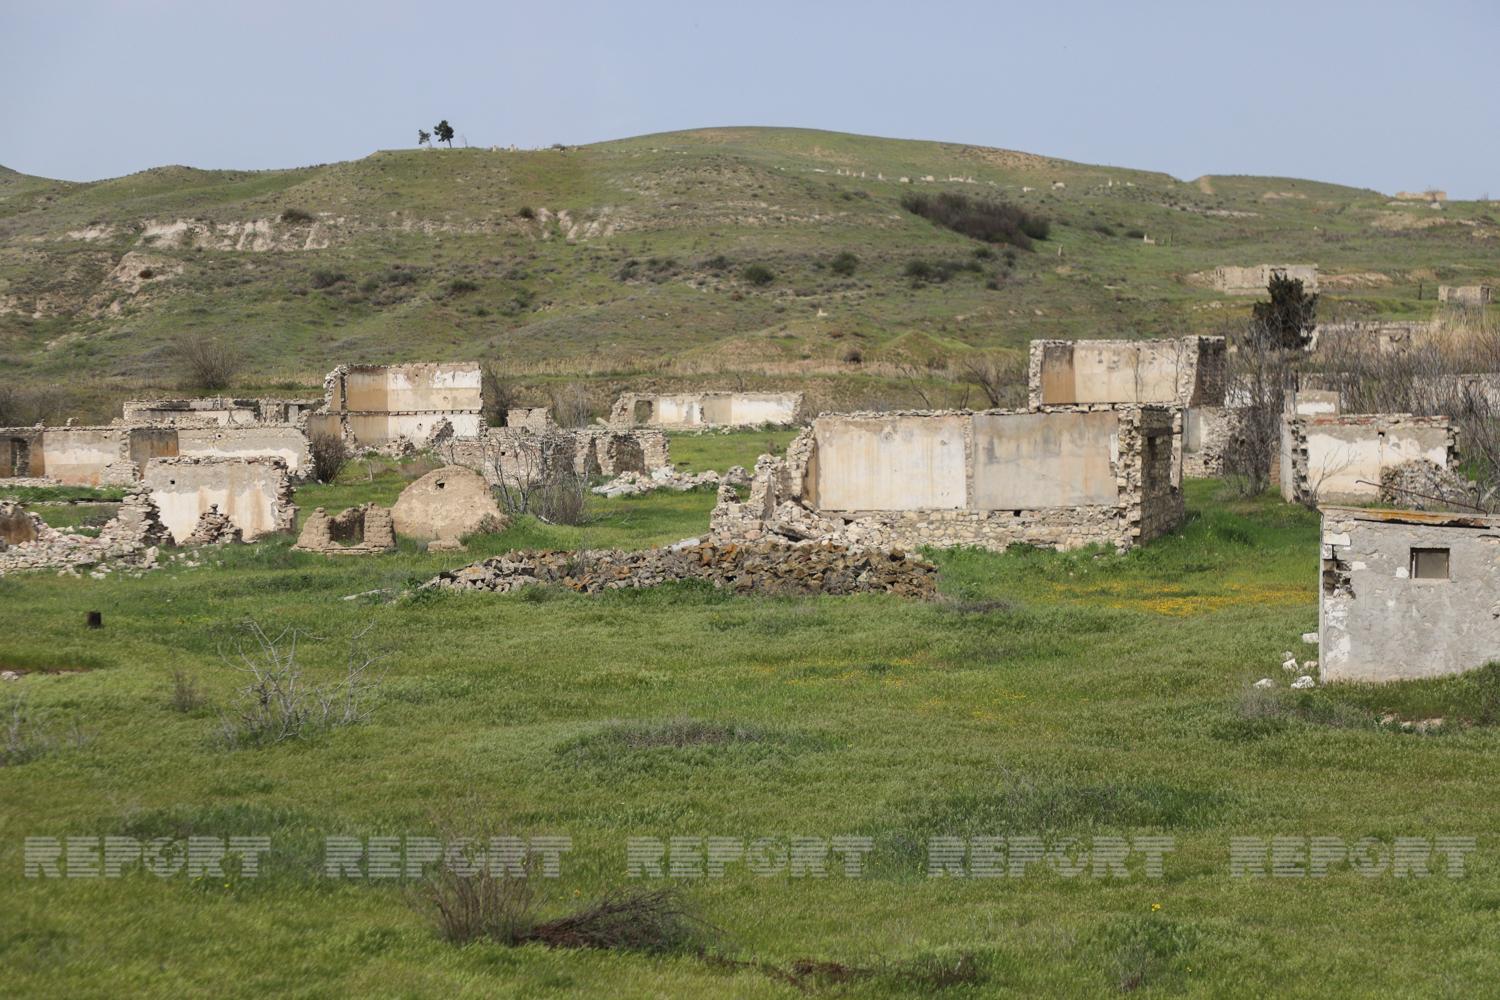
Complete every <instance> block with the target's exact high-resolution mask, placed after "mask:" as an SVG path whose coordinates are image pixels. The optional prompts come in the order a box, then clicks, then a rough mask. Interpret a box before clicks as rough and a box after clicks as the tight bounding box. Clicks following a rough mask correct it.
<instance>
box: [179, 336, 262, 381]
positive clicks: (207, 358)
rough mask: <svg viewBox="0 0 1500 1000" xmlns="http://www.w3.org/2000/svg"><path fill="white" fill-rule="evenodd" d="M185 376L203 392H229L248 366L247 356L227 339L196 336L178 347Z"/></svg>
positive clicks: (180, 343) (185, 340)
mask: <svg viewBox="0 0 1500 1000" xmlns="http://www.w3.org/2000/svg"><path fill="white" fill-rule="evenodd" d="M177 352H178V358H179V360H180V363H181V364H182V368H183V375H184V376H185V377H186V378H187V380H188V382H189V383H191V384H192V385H195V386H198V387H199V388H202V389H225V388H228V387H229V383H230V382H232V381H233V380H234V377H235V376H236V375H238V374H239V372H240V369H241V368H243V367H244V364H245V362H244V357H243V355H241V354H240V352H239V350H238V349H237V348H235V346H234V345H233V344H231V343H229V342H228V341H227V340H223V339H220V338H217V337H207V336H203V335H195V336H189V337H184V338H182V340H181V341H179V342H178V345H177Z"/></svg>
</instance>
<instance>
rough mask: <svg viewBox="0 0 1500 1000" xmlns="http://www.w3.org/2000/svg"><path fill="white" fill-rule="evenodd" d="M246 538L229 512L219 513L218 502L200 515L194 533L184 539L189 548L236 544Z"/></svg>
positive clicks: (183, 542)
mask: <svg viewBox="0 0 1500 1000" xmlns="http://www.w3.org/2000/svg"><path fill="white" fill-rule="evenodd" d="M244 540H245V534H244V532H242V531H241V530H240V529H239V528H236V527H235V526H234V522H233V521H232V520H230V518H229V515H228V514H221V513H219V505H218V504H210V505H209V508H208V510H206V511H204V512H203V513H202V514H199V515H198V523H197V525H195V526H194V527H193V531H192V534H190V535H188V536H187V537H186V538H184V539H183V540H182V544H183V545H184V546H187V547H189V548H191V547H195V546H199V545H234V544H237V543H239V542H243V541H244Z"/></svg>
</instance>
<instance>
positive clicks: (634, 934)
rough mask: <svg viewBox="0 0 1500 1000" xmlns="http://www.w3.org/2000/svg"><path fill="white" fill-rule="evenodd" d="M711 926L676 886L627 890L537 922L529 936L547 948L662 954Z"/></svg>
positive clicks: (613, 892) (689, 941) (692, 939)
mask: <svg viewBox="0 0 1500 1000" xmlns="http://www.w3.org/2000/svg"><path fill="white" fill-rule="evenodd" d="M707 926H708V925H707V924H705V923H704V922H703V921H702V920H700V919H699V918H698V917H696V916H694V915H693V914H692V913H691V912H689V910H688V909H687V908H686V907H685V906H684V905H683V904H682V902H681V899H680V897H679V896H678V894H677V893H676V892H675V891H674V890H672V889H624V890H616V891H612V892H609V893H607V894H605V896H604V897H603V898H602V899H600V900H598V901H597V902H594V903H590V904H589V905H588V906H585V907H584V908H583V909H581V910H579V911H578V912H576V913H572V914H569V915H568V916H566V917H560V918H558V919H556V920H549V921H546V922H545V923H540V924H537V925H536V927H534V928H533V929H532V931H531V933H530V934H529V935H528V936H527V938H526V939H525V940H527V941H536V942H539V943H541V944H544V945H546V946H547V947H549V948H599V949H609V950H614V951H641V952H648V953H653V954H659V953H662V952H669V951H680V950H682V949H684V948H686V947H688V946H689V945H690V944H692V943H693V941H694V940H695V939H696V938H697V937H698V936H699V933H700V931H702V930H703V929H705V928H707Z"/></svg>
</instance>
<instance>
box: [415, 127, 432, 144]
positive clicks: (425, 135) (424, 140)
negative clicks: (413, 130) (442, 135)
mask: <svg viewBox="0 0 1500 1000" xmlns="http://www.w3.org/2000/svg"><path fill="white" fill-rule="evenodd" d="M431 141H432V133H431V132H429V131H427V130H426V129H425V128H419V129H417V145H418V146H425V145H427V144H428V143H429V142H431Z"/></svg>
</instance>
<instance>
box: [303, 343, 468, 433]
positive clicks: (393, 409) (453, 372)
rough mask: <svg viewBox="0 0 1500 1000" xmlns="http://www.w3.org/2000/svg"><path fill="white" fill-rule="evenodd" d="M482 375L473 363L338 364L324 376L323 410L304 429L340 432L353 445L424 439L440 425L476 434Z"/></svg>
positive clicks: (455, 431)
mask: <svg viewBox="0 0 1500 1000" xmlns="http://www.w3.org/2000/svg"><path fill="white" fill-rule="evenodd" d="M482 384H483V376H482V374H481V371H480V366H479V364H478V363H477V362H471V361H470V362H455V363H446V364H401V365H340V366H339V367H337V368H335V369H334V370H333V371H331V372H329V373H328V375H327V376H326V377H325V378H324V380H323V388H324V405H323V409H322V410H321V411H320V412H318V413H315V414H313V415H312V416H311V417H310V418H309V420H308V427H307V429H308V433H309V434H317V433H327V434H335V435H339V436H342V437H343V438H344V439H345V440H347V441H349V442H350V443H351V444H353V445H355V446H357V447H367V448H381V447H384V446H387V445H389V444H391V443H393V442H396V441H400V440H405V441H409V442H413V443H415V444H418V445H422V444H426V443H427V442H428V441H429V439H430V438H431V437H432V435H433V434H434V433H435V432H437V431H439V429H440V427H441V425H442V424H444V423H446V424H447V425H448V428H449V431H448V433H450V434H451V435H452V436H453V437H457V438H473V437H477V436H478V435H479V433H480V432H481V430H482V429H483V426H484V421H483V419H482V417H481V413H480V411H481V410H482V408H483V406H484V401H483V391H482Z"/></svg>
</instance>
